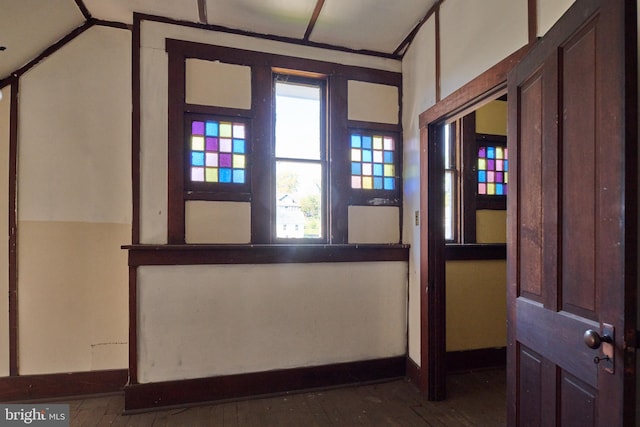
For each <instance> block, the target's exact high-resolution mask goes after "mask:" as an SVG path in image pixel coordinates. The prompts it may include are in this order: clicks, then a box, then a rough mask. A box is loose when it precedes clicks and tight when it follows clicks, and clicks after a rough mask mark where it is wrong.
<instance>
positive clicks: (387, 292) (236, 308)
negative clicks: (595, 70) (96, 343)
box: [138, 262, 407, 383]
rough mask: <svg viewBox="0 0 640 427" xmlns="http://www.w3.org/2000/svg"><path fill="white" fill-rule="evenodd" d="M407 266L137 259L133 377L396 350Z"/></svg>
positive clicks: (400, 344)
mask: <svg viewBox="0 0 640 427" xmlns="http://www.w3.org/2000/svg"><path fill="white" fill-rule="evenodd" d="M406 271H407V265H406V263H405V262H384V263H373V262H363V263H335V264H332V263H326V264H325V263H322V264H279V265H242V266H234V265H211V266H177V267H176V266H168V267H154V266H149V267H140V268H139V269H138V297H139V313H140V314H139V316H140V318H139V319H138V322H139V326H138V355H139V358H138V375H139V378H138V379H139V381H140V382H141V383H146V382H155V381H170V380H181V379H186V378H200V377H209V376H216V375H229V374H236V373H243V372H260V371H267V370H274V369H286V368H295V367H302V366H316V365H324V364H333V363H340V362H350V361H360V360H369V359H377V358H385V357H394V356H402V355H404V354H405V352H406V338H405V336H406V295H407V287H406V286H407V277H406ZM186 278H188V279H186Z"/></svg>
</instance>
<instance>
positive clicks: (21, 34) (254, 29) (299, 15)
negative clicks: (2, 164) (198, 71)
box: [0, 0, 439, 81]
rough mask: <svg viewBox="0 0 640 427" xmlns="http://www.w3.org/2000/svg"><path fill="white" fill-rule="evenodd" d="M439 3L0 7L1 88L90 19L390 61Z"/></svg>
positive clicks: (90, 1) (41, 2) (130, 0)
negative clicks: (165, 23)
mask: <svg viewBox="0 0 640 427" xmlns="http://www.w3.org/2000/svg"><path fill="white" fill-rule="evenodd" d="M438 1H439V0H396V1H389V0H0V81H1V80H2V79H4V78H6V77H8V76H9V75H10V74H11V73H12V72H14V71H16V70H18V69H20V68H21V67H23V66H24V65H25V64H27V63H29V61H31V60H33V59H34V58H37V57H38V55H40V54H41V53H42V52H44V51H45V50H46V49H47V48H48V47H50V46H51V45H52V44H54V43H55V42H56V41H58V40H60V39H61V38H63V37H64V36H65V35H67V34H69V33H70V32H72V31H73V30H74V29H76V28H78V27H80V26H81V25H83V24H84V23H85V22H86V21H87V20H89V19H97V20H102V21H110V22H116V23H122V24H132V23H133V13H134V12H139V13H143V14H148V15H155V16H161V17H166V18H170V19H174V20H177V21H189V22H196V23H202V24H209V25H215V26H219V27H225V28H228V29H232V30H241V31H245V32H249V33H255V34H260V35H268V36H276V37H283V38H288V39H295V40H298V41H301V42H306V43H310V44H313V43H316V44H322V45H330V46H335V47H339V48H346V49H351V50H363V51H369V52H376V53H381V54H387V55H392V54H398V53H401V50H402V48H403V47H404V43H403V42H404V41H405V40H406V39H407V37H409V35H410V34H411V32H412V30H413V29H414V28H416V26H417V25H419V24H420V22H421V21H422V20H423V19H424V17H425V16H426V15H427V13H428V12H429V11H430V10H431V9H432V8H433V6H434V5H435V4H436V3H438ZM2 48H4V50H2Z"/></svg>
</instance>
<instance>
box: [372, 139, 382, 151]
mask: <svg viewBox="0 0 640 427" xmlns="http://www.w3.org/2000/svg"><path fill="white" fill-rule="evenodd" d="M373 149H374V150H382V137H381V136H374V137H373Z"/></svg>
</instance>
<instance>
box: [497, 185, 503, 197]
mask: <svg viewBox="0 0 640 427" xmlns="http://www.w3.org/2000/svg"><path fill="white" fill-rule="evenodd" d="M496 195H497V196H504V189H503V188H502V184H496Z"/></svg>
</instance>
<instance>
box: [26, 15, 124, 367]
mask: <svg viewBox="0 0 640 427" xmlns="http://www.w3.org/2000/svg"><path fill="white" fill-rule="evenodd" d="M19 105H20V109H19V122H18V137H19V140H18V145H19V152H18V163H19V165H20V167H19V172H18V182H19V188H18V227H19V230H20V233H19V242H18V270H19V281H18V288H19V302H18V315H19V319H18V320H19V325H20V327H19V337H18V342H19V348H18V354H19V367H20V374H23V375H24V374H43V373H57V372H77V371H89V370H100V369H119V368H126V367H127V364H128V346H127V341H128V268H127V255H126V252H125V251H123V250H121V249H120V246H121V245H123V244H128V243H129V242H130V241H131V167H130V165H131V33H130V32H129V31H127V30H121V29H115V28H110V27H100V26H95V27H92V28H90V29H88V30H87V31H85V32H84V33H82V34H81V35H80V36H78V37H77V38H75V39H74V40H72V41H71V42H70V43H68V44H67V45H65V46H64V47H62V48H61V49H60V50H59V51H57V52H55V53H54V54H53V55H51V56H49V57H48V58H46V59H45V60H43V61H42V62H41V63H40V64H38V65H37V66H35V67H34V68H32V69H31V70H30V71H28V72H27V73H26V74H24V75H23V76H22V78H21V80H20V104H19Z"/></svg>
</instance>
